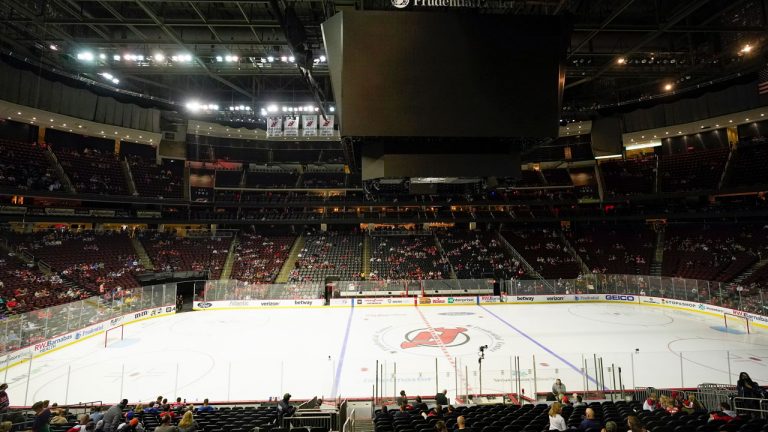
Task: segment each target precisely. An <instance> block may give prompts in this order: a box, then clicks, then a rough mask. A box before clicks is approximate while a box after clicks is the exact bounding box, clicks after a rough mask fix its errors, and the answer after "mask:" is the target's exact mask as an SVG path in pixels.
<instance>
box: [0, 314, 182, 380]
mask: <svg viewBox="0 0 768 432" xmlns="http://www.w3.org/2000/svg"><path fill="white" fill-rule="evenodd" d="M175 313H176V306H171V305H167V306H158V307H153V308H150V309H144V310H140V311H135V312H131V313H128V314H125V315H123V316H119V317H115V318H112V319H110V320H108V321H101V322H97V323H94V324H92V325H89V326H88V327H85V328H82V329H80V330H75V331H72V332H69V333H64V334H60V335H57V336H54V337H52V338H50V339H47V340H44V341H40V342H38V343H36V344H34V345H30V346H27V347H24V348H21V349H18V350H16V351H13V352H11V353H8V354H7V355H4V356H0V366H2V367H6V366H12V365H13V364H14V363H15V362H19V361H24V360H28V359H29V358H30V356H32V357H35V356H37V355H40V354H43V353H46V352H49V351H53V350H55V349H58V348H62V347H65V346H67V345H71V344H73V343H76V342H80V341H83V340H86V339H89V338H91V337H92V336H96V335H98V334H100V333H103V332H104V331H106V330H109V329H111V328H114V327H117V326H119V325H126V324H131V323H133V322H137V321H143V320H145V319H150V318H156V317H160V316H165V315H172V314H175Z"/></svg>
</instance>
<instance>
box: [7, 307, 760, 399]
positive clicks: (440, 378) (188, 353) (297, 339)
mask: <svg viewBox="0 0 768 432" xmlns="http://www.w3.org/2000/svg"><path fill="white" fill-rule="evenodd" d="M722 326H723V321H722V319H717V318H714V317H708V316H705V315H699V314H691V313H687V312H680V311H675V310H670V309H661V308H656V307H648V306H633V305H618V304H617V305H607V304H598V303H592V304H585V303H581V304H556V305H535V306H534V305H530V306H528V305H526V306H522V305H493V306H451V307H436V306H433V307H419V308H416V307H413V306H407V307H356V308H348V307H340V308H308V309H301V310H298V309H262V310H223V311H205V312H193V313H183V314H178V315H175V316H171V317H163V318H157V319H151V320H147V321H143V322H139V323H136V324H132V325H128V326H126V327H125V328H124V330H125V333H124V339H123V340H112V343H111V344H110V345H109V346H108V347H107V348H105V347H104V341H105V338H104V335H100V336H96V337H93V338H91V339H88V340H85V341H82V342H78V343H76V344H74V345H72V346H69V347H66V348H63V349H60V350H58V351H54V352H51V353H49V354H47V355H43V356H41V357H39V358H36V359H34V360H33V361H32V363H31V378H30V379H28V371H29V370H30V364H29V363H22V364H20V365H18V366H15V367H12V368H10V369H9V370H6V371H4V372H3V373H4V374H5V380H6V381H7V382H8V383H9V385H10V389H9V394H10V398H11V404H12V405H21V404H22V403H23V402H25V399H26V404H30V403H31V402H33V401H36V400H42V399H49V400H51V401H57V402H59V403H65V402H66V403H76V402H86V401H104V402H114V401H117V400H119V399H120V398H121V397H126V398H128V399H130V400H131V401H132V402H138V401H148V400H153V399H155V398H156V397H157V396H158V395H164V396H167V397H169V398H171V397H174V396H176V395H179V396H181V397H183V398H186V399H187V400H188V401H195V400H197V401H200V400H202V399H203V398H206V397H207V398H210V399H211V400H216V401H223V400H253V399H268V398H269V397H275V396H278V395H282V394H283V393H284V392H290V393H291V394H292V395H293V397H294V399H299V398H307V397H312V396H315V395H317V396H322V397H326V398H328V397H332V396H342V397H370V396H371V394H372V393H373V388H374V383H375V381H376V364H377V363H376V362H377V360H378V361H379V364H380V368H381V369H380V371H381V372H383V374H384V376H385V377H386V380H384V384H383V385H382V391H383V393H384V394H385V395H393V394H394V393H395V389H398V390H399V389H404V390H406V392H408V394H411V395H414V394H434V393H435V391H436V389H438V388H439V389H442V388H447V389H448V393H449V397H451V398H453V397H454V395H456V393H457V383H458V388H459V390H458V393H461V394H463V393H466V391H467V390H469V393H476V392H478V391H479V390H480V384H481V383H480V377H479V373H478V372H479V371H478V348H479V347H480V346H481V345H487V346H488V349H487V350H486V354H485V360H484V362H483V364H482V366H483V371H482V372H483V373H482V375H483V377H482V391H483V392H484V393H496V392H510V391H512V390H513V389H515V384H514V382H513V380H511V379H510V376H511V374H510V371H511V370H513V363H514V361H513V357H514V356H519V357H520V375H521V382H522V385H521V387H522V389H524V391H525V393H526V394H531V392H532V391H534V389H538V390H539V391H545V390H547V389H549V388H550V386H551V383H552V382H553V380H554V379H555V378H556V377H559V378H561V379H562V380H563V382H564V383H565V384H566V386H567V388H568V390H569V391H570V390H582V389H584V388H585V387H586V386H587V385H588V386H589V388H590V389H595V387H596V385H597V384H596V382H595V377H596V374H595V366H594V365H595V360H594V354H597V355H598V356H600V357H602V359H603V366H604V368H605V369H604V377H605V379H604V382H605V386H606V387H608V388H614V384H613V379H614V372H612V370H610V369H609V367H610V366H611V365H615V366H616V367H617V368H616V370H615V375H616V385H617V386H618V382H619V374H618V368H619V367H620V368H621V381H622V383H623V384H624V385H625V386H626V387H627V388H632V387H635V386H637V387H639V386H655V387H681V386H684V387H693V386H695V385H697V384H699V383H702V382H714V383H728V382H729V381H732V382H735V380H736V378H735V377H736V375H737V374H738V372H739V371H747V372H749V373H750V374H751V375H752V377H753V379H755V380H756V381H758V382H760V383H768V367H766V361H768V332H765V331H759V332H755V331H754V329H753V332H752V334H746V333H745V332H743V331H739V330H738V324H736V323H734V325H733V326H732V327H730V330H729V331H727V332H726V331H724V330H725V329H724V328H723V327H722ZM636 349H637V350H639V351H637V352H635V350H636ZM681 354H682V358H681ZM534 356H535V362H536V370H535V376H536V384H537V385H536V387H534V382H533V381H534V370H533V363H534ZM729 359H730V361H729ZM585 362H586V365H587V375H588V377H585V376H584V374H582V373H581V369H582V367H583V366H584V364H585ZM729 367H730V371H731V379H730V380H729V375H728V373H729ZM456 374H458V375H456ZM465 378H468V379H465ZM395 379H396V380H397V382H396V383H395Z"/></svg>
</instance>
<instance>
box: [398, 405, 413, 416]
mask: <svg viewBox="0 0 768 432" xmlns="http://www.w3.org/2000/svg"><path fill="white" fill-rule="evenodd" d="M410 417H411V416H410V414H408V411H407V410H406V408H405V405H404V404H403V405H400V407H399V409H398V411H397V412H396V413H395V418H410Z"/></svg>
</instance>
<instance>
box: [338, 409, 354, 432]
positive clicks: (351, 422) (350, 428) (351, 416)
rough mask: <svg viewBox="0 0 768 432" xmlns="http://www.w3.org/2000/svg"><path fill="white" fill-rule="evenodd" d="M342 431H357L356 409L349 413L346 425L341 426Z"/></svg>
mask: <svg viewBox="0 0 768 432" xmlns="http://www.w3.org/2000/svg"><path fill="white" fill-rule="evenodd" d="M341 432H355V410H354V409H353V410H352V412H350V413H349V416H348V417H347V420H346V421H345V422H344V425H343V426H342V427H341Z"/></svg>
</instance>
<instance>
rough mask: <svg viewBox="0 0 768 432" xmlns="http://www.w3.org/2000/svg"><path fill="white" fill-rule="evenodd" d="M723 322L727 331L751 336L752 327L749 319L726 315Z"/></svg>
mask: <svg viewBox="0 0 768 432" xmlns="http://www.w3.org/2000/svg"><path fill="white" fill-rule="evenodd" d="M723 322H724V323H725V329H726V331H731V332H733V333H746V334H750V333H751V331H752V329H751V326H750V325H749V318H747V317H745V316H740V315H734V314H730V313H724V314H723Z"/></svg>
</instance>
